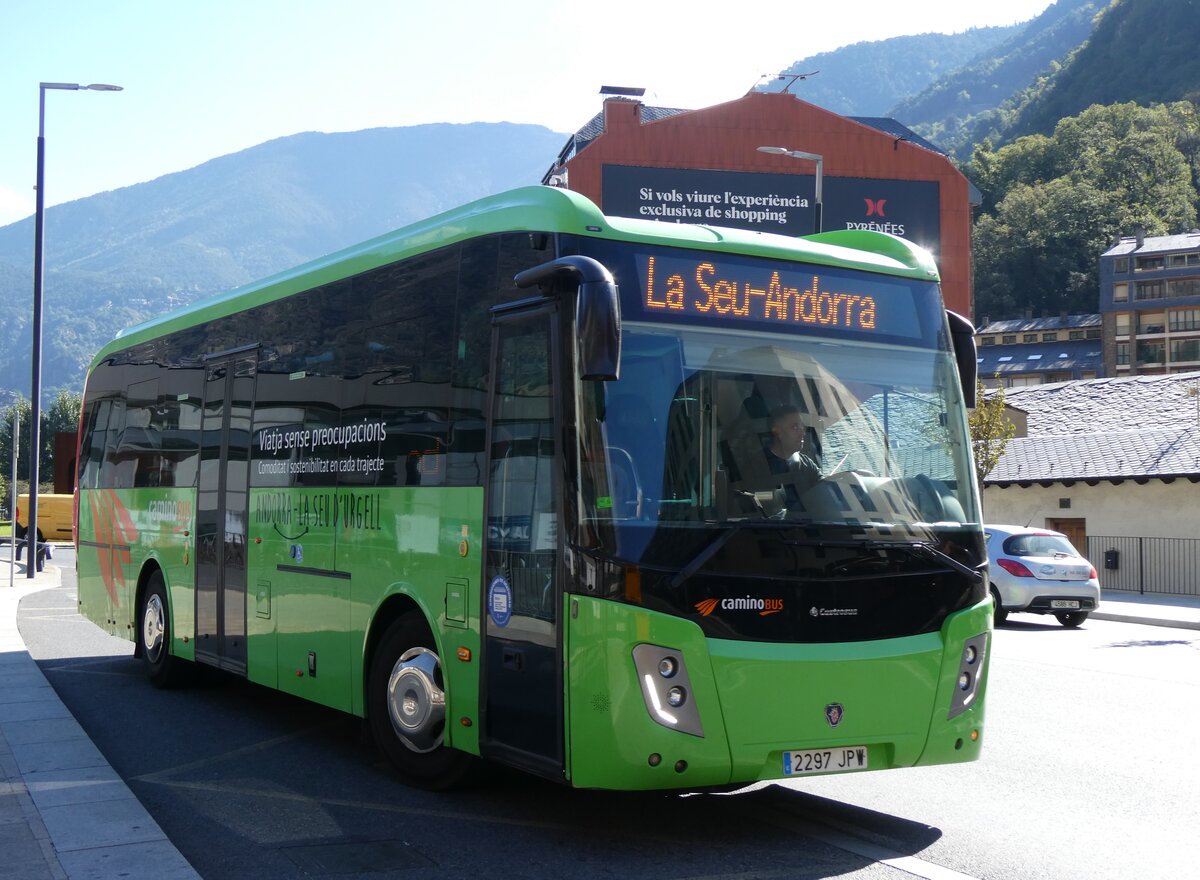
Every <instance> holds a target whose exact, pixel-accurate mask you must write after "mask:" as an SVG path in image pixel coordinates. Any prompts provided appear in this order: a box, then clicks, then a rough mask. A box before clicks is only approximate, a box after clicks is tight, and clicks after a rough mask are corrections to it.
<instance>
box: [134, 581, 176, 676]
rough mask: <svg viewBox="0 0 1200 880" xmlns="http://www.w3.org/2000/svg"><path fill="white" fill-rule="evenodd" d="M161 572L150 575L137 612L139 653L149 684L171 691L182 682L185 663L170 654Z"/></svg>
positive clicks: (168, 625) (167, 620)
mask: <svg viewBox="0 0 1200 880" xmlns="http://www.w3.org/2000/svg"><path fill="white" fill-rule="evenodd" d="M169 608H170V606H169V605H167V586H166V582H165V581H164V580H163V576H162V573H161V572H157V571H156V572H155V573H154V574H152V575H150V580H149V581H148V582H147V583H146V592H145V593H144V594H143V595H142V607H141V608H140V609H138V611H139V613H138V653H140V654H141V656H142V665H143V666H144V667H145V669H146V676H147V678H149V679H150V683H151V684H153V685H154V686H155V687H158V688H169V687H174V686H175V685H177V684H179V683H181V681H182V680H183V677H184V664H185V663H187V661H186V660H181V659H180V658H178V657H176V656H174V655H173V654H171V616H170V610H169Z"/></svg>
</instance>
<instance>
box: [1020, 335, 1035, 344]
mask: <svg viewBox="0 0 1200 880" xmlns="http://www.w3.org/2000/svg"><path fill="white" fill-rule="evenodd" d="M1021 341H1022V342H1037V334H1036V333H1026V334H1025V335H1024V336H1023V337H1022V338H1021Z"/></svg>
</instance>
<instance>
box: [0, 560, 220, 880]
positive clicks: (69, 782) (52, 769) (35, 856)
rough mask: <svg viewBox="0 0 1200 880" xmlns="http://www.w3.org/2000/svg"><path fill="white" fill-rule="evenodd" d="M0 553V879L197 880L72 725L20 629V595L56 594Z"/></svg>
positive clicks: (52, 578) (43, 577)
mask: <svg viewBox="0 0 1200 880" xmlns="http://www.w3.org/2000/svg"><path fill="white" fill-rule="evenodd" d="M59 583H60V572H59V569H58V567H57V566H55V565H53V564H52V563H47V564H46V567H45V570H44V571H41V572H38V573H37V575H36V577H34V578H33V579H32V580H31V579H29V578H28V577H27V576H26V571H25V566H24V565H23V564H21V563H20V562H18V563H17V566H16V575H15V578H14V579H13V586H11V587H10V586H9V557H8V554H7V553H0V854H2V855H0V876H3V877H14V878H16V877H19V878H22V880H44V878H53V880H77V878H78V880H118V878H131V877H134V878H136V877H155V878H160V877H161V878H169V880H199V876H200V875H199V874H197V873H196V871H195V870H194V869H193V868H192V866H191V865H190V864H188V862H187V860H185V859H184V858H183V856H182V855H180V853H179V851H178V850H177V849H176V848H175V846H174V844H172V843H171V841H170V840H168V839H167V836H166V835H165V834H163V832H162V829H161V828H159V827H158V824H157V823H156V822H155V821H154V820H153V819H152V818H151V817H150V814H149V813H147V812H146V810H145V808H144V807H143V806H142V804H141V802H140V801H139V800H138V799H137V798H135V797H134V796H133V792H131V791H130V790H129V788H128V786H126V784H125V782H124V780H122V779H121V777H120V776H118V775H117V773H116V771H114V770H113V769H112V767H110V766H109V764H108V761H107V760H106V759H105V758H104V756H103V755H102V754H100V751H99V749H97V748H96V747H95V746H94V745H93V744H92V742H91V740H90V739H88V736H87V734H86V733H84V731H83V728H81V727H80V726H79V724H78V723H76V721H75V719H74V718H73V717H72V716H71V713H70V712H69V711H68V710H67V707H66V706H64V705H63V703H62V701H61V700H60V699H59V698H58V694H57V693H55V691H54V689H53V688H52V687H50V685H49V684H48V683H47V682H46V678H45V676H43V675H42V671H41V669H39V668H38V665H37V664H36V663H35V662H34V661H33V659H32V658H31V657H30V656H29V652H28V651H27V650H26V648H25V642H24V641H23V640H22V638H21V634H20V632H19V631H18V630H17V605H18V604H19V603H20V601H21V598H22V597H24V596H27V595H29V594H30V593H34V592H37V591H39V590H46V589H50V588H52V587H57V586H58V585H59Z"/></svg>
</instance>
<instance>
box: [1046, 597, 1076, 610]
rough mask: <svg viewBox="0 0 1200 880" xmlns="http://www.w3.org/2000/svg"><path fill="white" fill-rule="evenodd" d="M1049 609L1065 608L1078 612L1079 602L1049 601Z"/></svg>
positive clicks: (1069, 600)
mask: <svg viewBox="0 0 1200 880" xmlns="http://www.w3.org/2000/svg"><path fill="white" fill-rule="evenodd" d="M1050 607H1051V608H1067V609H1071V610H1074V611H1078V610H1079V600H1078V599H1051V600H1050Z"/></svg>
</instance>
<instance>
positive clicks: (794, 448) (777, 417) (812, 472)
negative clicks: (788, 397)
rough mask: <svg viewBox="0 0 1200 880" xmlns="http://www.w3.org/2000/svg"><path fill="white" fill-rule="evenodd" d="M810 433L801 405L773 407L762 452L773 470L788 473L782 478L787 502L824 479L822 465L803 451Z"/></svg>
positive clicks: (768, 467)
mask: <svg viewBox="0 0 1200 880" xmlns="http://www.w3.org/2000/svg"><path fill="white" fill-rule="evenodd" d="M807 433H808V428H807V426H806V425H805V424H804V419H803V418H801V410H800V408H799V407H797V406H791V405H785V406H780V407H776V408H775V409H773V410H772V411H771V440H770V442H769V443H767V444H766V445H765V446H764V447H763V455H764V456H766V459H767V469H768V470H770V472H771V473H772V474H787V475H789V477H788V478H787V479H785V480H783V491H784V498H785V501H786V503H787V504H788V505H794V504H795V503H796V502H798V501H799V500H800V496H801V495H802V494H804V493H805V492H806V491H808V490H809V489H811V488H812V487H813V486H815V485H816V484H817V483H818V482H820V480H821V469H820V467H819V466H818V465H817V463H816V462H815V461H813V459H812V458H811V457H810V456H809V455H807V454H806V453H805V452H804V446H805V443H804V441H805V438H806V436H807Z"/></svg>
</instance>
